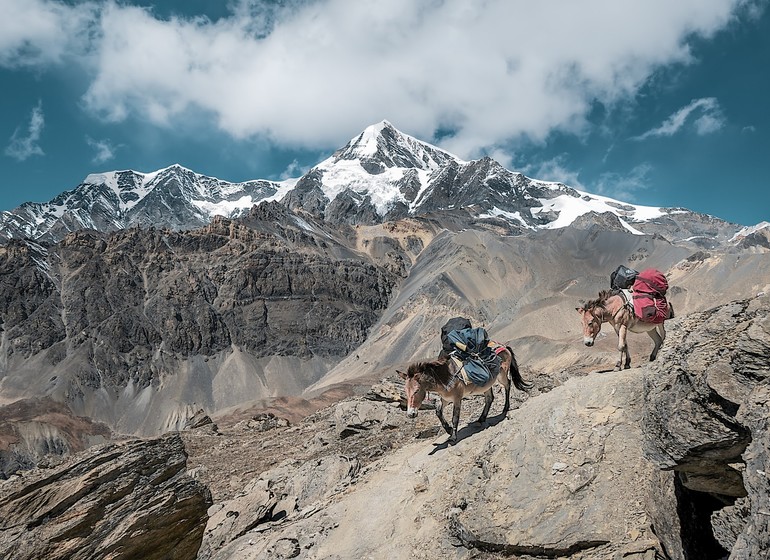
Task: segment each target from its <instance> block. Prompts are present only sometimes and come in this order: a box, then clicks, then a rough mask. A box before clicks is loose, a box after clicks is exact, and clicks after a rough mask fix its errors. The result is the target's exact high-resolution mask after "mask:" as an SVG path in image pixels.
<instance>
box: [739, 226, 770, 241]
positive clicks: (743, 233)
mask: <svg viewBox="0 0 770 560" xmlns="http://www.w3.org/2000/svg"><path fill="white" fill-rule="evenodd" d="M762 230H768V231H767V233H769V234H770V222H760V223H758V224H757V225H754V226H747V227H744V228H741V229H740V230H739V231H738V232H737V233H736V234H735V235H733V236H732V238H730V241H740V240H741V239H743V238H744V237H748V236H749V235H751V234H754V233H757V232H759V231H762Z"/></svg>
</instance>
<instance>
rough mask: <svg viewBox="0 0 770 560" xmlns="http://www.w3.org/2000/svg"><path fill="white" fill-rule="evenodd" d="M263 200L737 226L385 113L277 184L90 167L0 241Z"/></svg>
mask: <svg viewBox="0 0 770 560" xmlns="http://www.w3.org/2000/svg"><path fill="white" fill-rule="evenodd" d="M263 200H277V201H278V200H279V201H281V202H283V203H284V204H285V205H287V206H289V207H290V208H291V209H294V210H297V209H299V210H303V211H305V212H309V213H311V214H315V215H316V216H317V217H318V218H320V219H323V220H326V221H328V222H330V223H347V224H376V223H380V222H383V221H387V220H395V219H399V218H403V217H406V216H416V215H425V214H432V215H434V216H436V215H440V214H448V215H451V216H452V218H451V219H452V220H457V219H459V220H462V221H490V222H493V223H495V224H497V225H502V226H504V227H507V228H508V229H510V230H512V231H516V230H536V229H553V228H562V227H566V226H569V225H571V224H577V225H578V226H579V227H585V226H589V227H591V224H600V225H601V226H602V227H612V228H616V229H624V230H626V231H629V232H631V233H634V234H640V233H642V232H644V233H650V232H651V231H653V232H665V233H666V234H671V235H672V236H675V237H677V238H682V239H695V238H698V239H702V240H703V241H702V244H708V243H711V242H712V241H713V240H714V239H717V238H719V239H723V240H726V239H727V238H729V237H730V236H731V235H733V234H734V233H735V232H736V231H737V229H738V228H737V227H736V226H734V225H733V224H728V223H727V222H724V221H723V220H719V219H717V218H713V217H711V216H703V215H699V214H695V213H693V212H690V211H688V210H685V209H672V208H667V209H666V208H657V207H650V206H640V205H634V204H628V203H625V202H622V201H618V200H614V199H611V198H609V197H605V196H599V195H593V194H590V193H587V192H582V191H578V190H576V189H573V188H571V187H569V186H567V185H564V184H562V183H554V182H547V181H539V180H536V179H532V178H529V177H526V176H525V175H523V174H522V173H518V172H514V171H510V170H508V169H506V168H505V167H503V166H502V165H500V163H498V162H497V161H495V160H494V159H492V158H489V157H483V158H481V159H478V160H472V161H464V160H462V159H461V158H459V157H457V156H455V155H453V154H451V153H449V152H446V151H445V150H442V149H441V148H438V147H436V146H434V145H432V144H430V143H427V142H423V141H420V140H418V139H416V138H414V137H412V136H409V135H407V134H404V133H402V132H400V131H399V130H397V129H396V128H395V127H394V126H393V125H392V124H391V123H389V122H388V121H381V122H379V123H376V124H373V125H371V126H369V127H367V128H366V129H364V130H363V131H362V132H361V133H360V134H358V135H357V136H355V137H354V138H352V139H351V140H350V141H349V142H348V143H347V144H346V145H345V146H343V147H342V148H340V149H339V150H337V151H336V152H334V153H333V154H332V155H331V156H330V157H329V158H327V159H326V160H324V161H322V162H320V163H319V164H318V165H316V166H315V167H314V168H312V169H311V170H310V171H309V172H307V173H306V174H305V175H303V176H302V177H300V178H298V179H296V180H291V181H287V182H282V183H276V182H273V181H266V180H253V181H246V182H244V183H231V182H228V181H223V180H221V179H217V178H215V177H209V176H205V175H201V174H199V173H196V172H194V171H192V170H190V169H188V168H186V167H183V166H181V165H179V164H174V165H171V166H169V167H166V168H164V169H160V170H157V171H153V172H151V173H140V172H137V171H132V170H124V171H110V172H104V173H94V174H91V175H88V176H87V177H86V179H85V180H84V181H83V183H81V184H80V185H79V186H78V187H77V188H75V189H74V190H72V191H65V192H63V193H62V194H61V195H59V196H58V197H56V198H55V199H53V200H51V201H50V202H48V203H44V204H38V203H26V204H23V205H22V206H21V207H19V208H17V209H16V210H13V211H11V212H3V213H2V214H0V239H2V238H6V239H8V238H12V237H27V238H32V239H42V240H56V239H60V238H61V237H62V236H63V235H64V234H66V233H67V232H69V231H73V230H75V229H82V228H93V229H98V230H107V231H109V230H114V229H120V228H125V227H131V226H137V225H138V226H150V225H152V226H156V227H169V228H173V229H189V228H195V227H200V226H202V225H205V224H207V223H208V222H209V221H210V220H211V218H212V217H213V215H214V214H220V215H225V216H226V217H237V216H239V215H241V214H243V213H245V212H246V211H248V210H249V209H250V208H251V207H252V206H253V205H254V204H258V203H259V202H261V201H263ZM505 224H507V226H506V225H505ZM758 227H759V226H758ZM743 235H744V236H746V235H750V236H751V237H752V238H754V237H757V236H756V235H752V234H751V232H746V233H744V234H743ZM699 243H700V242H699ZM704 246H705V245H704Z"/></svg>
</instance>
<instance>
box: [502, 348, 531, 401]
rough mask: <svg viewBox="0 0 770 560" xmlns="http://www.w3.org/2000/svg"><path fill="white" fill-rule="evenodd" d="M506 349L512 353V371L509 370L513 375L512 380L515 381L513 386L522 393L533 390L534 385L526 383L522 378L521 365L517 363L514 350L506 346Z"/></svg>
mask: <svg viewBox="0 0 770 560" xmlns="http://www.w3.org/2000/svg"><path fill="white" fill-rule="evenodd" d="M506 348H507V349H508V352H510V353H511V369H510V370H509V373H510V375H511V380H512V381H513V386H514V387H516V388H517V389H519V390H520V391H526V390H527V389H531V388H532V383H528V382H527V381H524V379H522V377H521V372H519V364H518V363H517V362H516V355H515V354H514V353H513V348H511V347H510V346H506Z"/></svg>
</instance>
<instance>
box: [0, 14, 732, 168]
mask: <svg viewBox="0 0 770 560" xmlns="http://www.w3.org/2000/svg"><path fill="white" fill-rule="evenodd" d="M29 1H31V2H32V5H33V6H34V7H35V9H40V10H43V11H44V10H46V9H47V11H48V12H49V13H50V14H53V15H52V16H51V17H54V19H55V18H56V17H57V16H56V14H61V13H63V12H64V13H66V12H67V10H75V8H65V5H64V4H62V3H60V2H53V1H45V0H0V2H3V3H5V4H11V5H13V6H15V7H17V8H18V9H21V8H19V6H23V7H24V9H26V7H27V5H28V2H29ZM744 3H745V0H713V1H709V2H703V1H702V0H680V1H678V2H670V0H648V1H647V2H622V3H621V2H610V3H608V2H606V1H603V0H584V1H583V2H579V3H578V2H560V3H553V2H540V3H537V2H525V1H523V0H486V1H485V2H483V3H468V2H466V1H465V0H445V1H442V2H414V1H413V0H392V1H390V2H380V1H379V0H359V1H357V2H350V1H348V0H308V1H305V2H299V1H294V2H285V3H281V5H280V6H279V7H275V6H274V3H268V2H259V1H256V0H240V1H237V2H234V3H233V4H232V11H231V14H230V16H229V17H225V18H221V19H218V20H216V21H210V20H208V19H206V18H189V19H185V18H181V17H172V18H169V19H163V20H162V19H159V18H157V17H155V16H154V15H153V12H152V11H150V10H148V9H144V8H140V7H136V6H130V5H127V4H125V3H122V2H121V3H116V2H112V1H108V2H106V3H103V4H99V12H98V17H96V16H94V18H93V20H91V24H90V25H85V24H84V23H82V20H78V18H77V17H75V16H74V15H73V16H72V19H68V18H66V17H64V16H61V15H59V16H58V17H59V20H60V21H67V22H72V21H75V22H80V23H79V25H81V27H83V28H85V29H87V30H88V33H87V34H86V36H87V37H90V39H89V42H88V43H87V44H86V48H88V49H89V51H88V53H87V56H83V57H81V60H82V61H83V64H84V65H86V68H87V71H88V72H89V75H90V76H91V82H90V85H89V87H88V91H87V93H86V95H85V97H84V102H85V105H86V106H87V107H88V108H89V110H91V111H93V112H94V113H97V114H99V115H100V116H101V117H103V118H105V119H108V120H114V121H120V120H122V119H126V118H128V117H129V116H132V117H139V118H142V119H146V120H148V121H150V122H152V123H155V124H157V125H159V126H172V125H173V124H174V122H175V121H176V120H177V119H182V118H184V119H189V118H193V116H197V117H199V118H205V119H210V120H213V122H215V123H216V124H217V126H218V127H219V128H220V129H221V130H222V131H224V132H226V133H228V134H230V135H232V136H233V137H234V138H256V137H261V138H264V139H267V140H269V141H271V142H275V143H278V144H280V145H283V146H292V147H295V148H315V149H326V148H329V147H336V146H339V145H340V144H341V142H344V141H346V140H348V139H349V138H350V137H351V136H353V135H355V134H356V133H358V132H360V130H361V129H362V128H363V127H364V126H366V125H368V124H371V123H375V122H379V121H380V120H382V119H388V120H389V121H390V122H392V123H393V124H394V125H395V126H396V127H397V128H399V129H401V130H403V131H404V132H407V133H409V134H412V135H415V136H417V137H419V138H426V139H430V138H432V137H433V135H434V134H436V131H439V130H441V131H446V130H451V131H453V133H452V134H451V135H442V137H441V139H440V141H437V143H439V144H440V145H442V147H444V148H446V149H448V150H450V151H452V152H454V153H456V154H457V155H459V156H461V157H465V158H469V157H476V156H477V155H478V154H479V153H481V152H483V151H486V152H489V151H491V150H493V149H494V148H495V146H500V145H502V144H503V143H505V142H508V141H510V140H512V139H513V140H516V139H526V140H531V141H535V142H540V141H544V140H545V139H546V138H547V137H548V135H549V134H551V133H553V132H554V131H563V132H567V133H572V134H582V133H584V132H585V131H586V128H587V121H586V115H587V114H588V112H589V111H590V109H591V106H592V104H593V103H595V102H596V101H598V102H600V103H602V104H604V105H605V106H608V107H611V106H613V105H614V104H617V103H619V102H622V101H627V100H628V99H629V98H630V97H633V96H634V95H635V93H636V92H637V91H638V89H639V88H640V87H641V86H642V85H643V84H644V83H645V82H646V81H647V80H648V79H649V77H650V76H651V75H652V74H653V72H655V70H656V69H658V68H660V67H661V66H662V65H667V64H671V63H675V62H678V63H687V62H689V61H690V60H691V55H690V51H689V48H688V45H687V40H688V39H689V38H691V37H693V36H702V37H708V36H711V35H712V34H714V33H715V32H717V31H718V30H719V29H721V28H723V27H724V26H725V25H726V24H727V23H728V22H729V21H730V19H731V18H732V17H734V15H735V12H736V10H737V9H738V8H739V6H742V5H743V4H744ZM79 6H81V10H82V11H81V12H80V14H83V13H86V11H87V10H86V9H85V8H82V6H90V7H91V8H90V9H93V6H91V5H90V4H80V5H79ZM556 10H558V17H554V13H555V11H556ZM0 31H1V30H0ZM1 35H2V33H0V36H1ZM25 40H26V41H27V43H25V44H27V45H34V46H36V47H37V48H38V49H39V50H40V51H41V52H42V51H46V52H49V53H50V54H49V56H48V57H49V58H55V56H61V55H60V51H57V48H59V49H61V48H66V45H65V46H58V47H57V46H55V45H54V46H51V45H47V44H46V42H45V41H44V40H43V34H42V33H37V34H34V35H33V34H32V33H28V34H27V36H26V39H25ZM36 41H37V42H36ZM20 44H22V43H20V39H16V40H15V42H13V43H12V44H11V46H10V47H9V46H7V45H3V44H0V50H1V51H3V52H4V53H6V54H7V52H8V50H9V49H10V50H12V51H13V50H14V49H15V51H16V52H19V51H20V49H21V48H20V47H19V45H20ZM14 45H15V46H14ZM70 48H74V47H72V46H70ZM46 49H49V50H46ZM57 52H59V54H58V55H57ZM0 56H3V55H0ZM710 118H711V120H710V119H709V118H706V119H705V120H702V121H701V122H700V124H699V125H698V126H700V127H701V130H703V131H708V130H709V129H710V128H713V127H714V126H716V125H717V122H716V121H714V120H713V119H714V118H715V117H714V115H713V114H711V115H710Z"/></svg>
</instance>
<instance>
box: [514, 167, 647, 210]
mask: <svg viewBox="0 0 770 560" xmlns="http://www.w3.org/2000/svg"><path fill="white" fill-rule="evenodd" d="M652 171H653V167H652V166H651V165H650V164H649V163H641V164H639V165H636V166H635V167H634V168H632V169H631V170H630V171H629V172H628V173H617V172H614V171H612V172H606V173H602V174H601V175H599V176H598V178H597V179H596V180H594V181H591V182H590V184H585V182H584V181H583V180H582V179H581V178H580V171H579V170H576V169H573V168H571V167H570V166H569V165H568V164H567V163H566V157H564V156H558V157H555V158H553V159H550V160H547V161H541V162H537V163H534V164H531V165H529V166H527V167H526V169H525V173H526V174H527V175H529V176H531V177H537V178H538V179H541V180H544V181H555V182H559V183H564V184H565V185H569V186H570V187H573V188H575V189H578V190H581V191H585V192H590V193H594V194H601V195H604V196H608V197H610V198H615V199H618V200H629V201H633V200H637V199H638V195H639V193H640V192H642V191H644V190H647V189H649V188H650V175H651V173H652Z"/></svg>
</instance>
